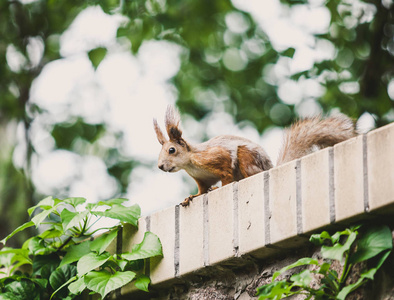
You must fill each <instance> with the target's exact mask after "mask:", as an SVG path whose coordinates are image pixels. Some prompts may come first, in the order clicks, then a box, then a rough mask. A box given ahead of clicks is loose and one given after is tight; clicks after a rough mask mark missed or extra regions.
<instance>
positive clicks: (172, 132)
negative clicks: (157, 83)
mask: <svg viewBox="0 0 394 300" xmlns="http://www.w3.org/2000/svg"><path fill="white" fill-rule="evenodd" d="M180 121H181V117H180V115H179V112H178V111H177V110H176V109H175V108H174V107H173V106H172V105H168V107H167V111H166V116H165V124H166V129H167V133H168V136H169V137H170V140H173V141H178V140H180V139H181V138H182V130H181V129H180V126H179V123H180Z"/></svg>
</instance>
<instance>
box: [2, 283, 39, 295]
mask: <svg viewBox="0 0 394 300" xmlns="http://www.w3.org/2000/svg"><path fill="white" fill-rule="evenodd" d="M4 291H5V294H6V295H8V297H9V298H5V299H12V300H25V299H35V298H36V297H37V296H38V295H39V289H37V285H36V284H35V283H34V282H32V281H31V280H28V279H21V280H20V281H12V282H10V283H8V284H6V285H5V288H4ZM11 295H12V296H11ZM0 299H1V298H0Z"/></svg>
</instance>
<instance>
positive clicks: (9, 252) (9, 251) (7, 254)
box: [0, 247, 20, 269]
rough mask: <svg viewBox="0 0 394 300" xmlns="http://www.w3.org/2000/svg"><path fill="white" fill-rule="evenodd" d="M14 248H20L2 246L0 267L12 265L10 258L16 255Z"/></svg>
mask: <svg viewBox="0 0 394 300" xmlns="http://www.w3.org/2000/svg"><path fill="white" fill-rule="evenodd" d="M15 250H20V249H13V248H10V247H4V248H3V249H1V250H0V269H1V268H2V267H5V268H8V267H10V266H11V265H12V258H13V257H14V256H15V255H16V251H15Z"/></svg>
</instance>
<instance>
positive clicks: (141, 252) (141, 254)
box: [121, 231, 163, 260]
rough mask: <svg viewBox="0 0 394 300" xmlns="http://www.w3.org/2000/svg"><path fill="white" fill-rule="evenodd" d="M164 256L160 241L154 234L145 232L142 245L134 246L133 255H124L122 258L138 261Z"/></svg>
mask: <svg viewBox="0 0 394 300" xmlns="http://www.w3.org/2000/svg"><path fill="white" fill-rule="evenodd" d="M158 255H163V252H162V247H161V242H160V239H159V238H158V237H157V236H156V235H155V234H153V233H152V232H149V231H148V232H145V235H144V239H143V240H142V242H141V243H140V244H137V245H134V246H133V248H132V249H131V253H124V254H122V255H121V257H122V258H124V259H127V260H136V259H143V258H149V257H154V256H158Z"/></svg>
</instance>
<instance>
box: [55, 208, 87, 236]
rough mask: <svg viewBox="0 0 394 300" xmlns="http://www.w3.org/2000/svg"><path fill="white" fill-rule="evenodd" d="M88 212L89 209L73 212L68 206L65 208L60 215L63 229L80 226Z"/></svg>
mask: <svg viewBox="0 0 394 300" xmlns="http://www.w3.org/2000/svg"><path fill="white" fill-rule="evenodd" d="M88 213H89V211H88V210H85V211H82V212H72V211H69V210H68V209H67V208H65V209H63V210H62V212H61V214H60V217H61V218H62V225H63V230H64V231H67V230H68V229H70V228H72V227H74V226H78V225H79V223H80V222H82V221H83V219H85V217H86V216H87V214H88Z"/></svg>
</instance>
